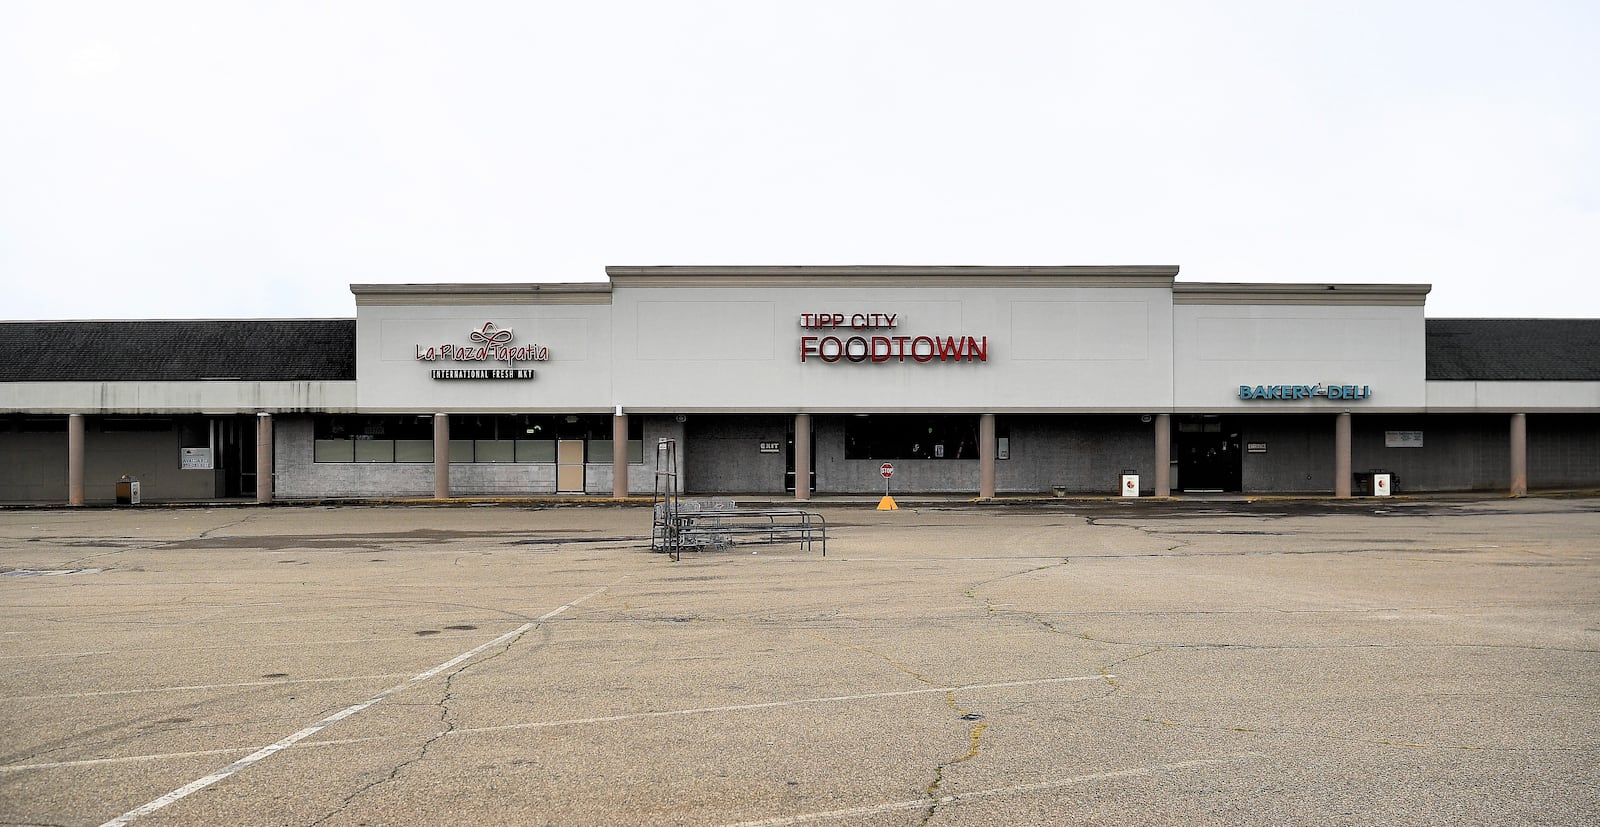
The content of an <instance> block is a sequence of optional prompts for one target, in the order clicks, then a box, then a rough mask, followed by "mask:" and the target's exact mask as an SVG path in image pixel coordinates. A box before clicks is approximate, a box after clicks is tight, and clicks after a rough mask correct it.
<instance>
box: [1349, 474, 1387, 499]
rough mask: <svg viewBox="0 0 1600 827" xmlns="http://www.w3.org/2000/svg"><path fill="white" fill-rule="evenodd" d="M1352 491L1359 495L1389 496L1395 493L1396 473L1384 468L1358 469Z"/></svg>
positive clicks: (1351, 487)
mask: <svg viewBox="0 0 1600 827" xmlns="http://www.w3.org/2000/svg"><path fill="white" fill-rule="evenodd" d="M1352 477H1353V478H1354V483H1355V484H1354V485H1352V486H1350V493H1352V494H1354V495H1356V496H1358V497H1387V496H1390V495H1392V494H1393V493H1394V484H1395V482H1396V481H1397V480H1396V479H1395V475H1394V474H1393V473H1391V472H1389V471H1384V470H1382V469H1373V470H1371V471H1357V472H1356V473H1355V474H1353V475H1352Z"/></svg>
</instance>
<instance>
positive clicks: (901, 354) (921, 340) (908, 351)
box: [800, 313, 989, 364]
mask: <svg viewBox="0 0 1600 827" xmlns="http://www.w3.org/2000/svg"><path fill="white" fill-rule="evenodd" d="M899 325H900V315H899V314H898V313H801V314H800V327H801V328H802V329H804V330H817V331H829V333H828V334H827V335H817V336H801V337H800V361H802V362H807V361H811V360H813V359H819V360H821V361H823V362H827V363H828V364H833V363H834V362H839V361H845V362H858V363H859V362H875V363H881V362H905V361H908V360H909V361H912V362H920V363H927V362H987V361H988V360H989V337H988V336H978V337H973V336H892V335H886V334H888V333H890V332H893V331H895V330H896V329H897V328H898V327H899ZM841 329H842V330H845V331H858V332H857V333H856V334H855V335H840V334H839V333H838V331H840V330H841ZM868 331H877V332H875V333H871V334H870V335H868V334H867V332H868Z"/></svg>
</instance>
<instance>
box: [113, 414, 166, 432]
mask: <svg viewBox="0 0 1600 827" xmlns="http://www.w3.org/2000/svg"><path fill="white" fill-rule="evenodd" d="M170 430H172V420H170V419H146V418H143V417H139V418H128V419H121V418H112V417H107V418H104V419H101V420H100V433H102V434H118V433H144V432H160V431H170Z"/></svg>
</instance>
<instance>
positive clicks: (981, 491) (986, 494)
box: [978, 413, 996, 500]
mask: <svg viewBox="0 0 1600 827" xmlns="http://www.w3.org/2000/svg"><path fill="white" fill-rule="evenodd" d="M995 447H996V446H995V439H994V414H992V413H986V414H982V415H980V416H979V417H978V499H981V500H992V499H994V454H995Z"/></svg>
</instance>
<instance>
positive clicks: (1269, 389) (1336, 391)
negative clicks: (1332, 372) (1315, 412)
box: [1239, 385, 1372, 399]
mask: <svg viewBox="0 0 1600 827" xmlns="http://www.w3.org/2000/svg"><path fill="white" fill-rule="evenodd" d="M1371 396H1372V388H1371V386H1369V385H1327V386H1323V385H1256V386H1255V387H1251V386H1249V385H1240V386H1239V398H1240V399H1317V398H1322V399H1367V398H1369V397H1371Z"/></svg>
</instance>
